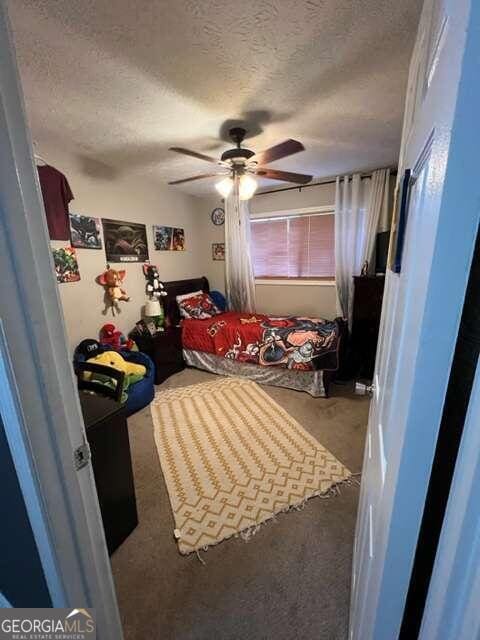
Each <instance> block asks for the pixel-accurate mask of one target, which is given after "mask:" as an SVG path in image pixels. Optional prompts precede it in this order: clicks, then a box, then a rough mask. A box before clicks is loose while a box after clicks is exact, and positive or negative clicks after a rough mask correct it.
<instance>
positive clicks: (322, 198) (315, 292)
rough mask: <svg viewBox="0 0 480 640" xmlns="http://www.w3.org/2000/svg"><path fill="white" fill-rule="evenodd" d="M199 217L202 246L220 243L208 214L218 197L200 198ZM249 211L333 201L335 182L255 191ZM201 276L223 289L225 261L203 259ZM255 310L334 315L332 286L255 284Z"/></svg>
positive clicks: (221, 230) (221, 235) (220, 231)
mask: <svg viewBox="0 0 480 640" xmlns="http://www.w3.org/2000/svg"><path fill="white" fill-rule="evenodd" d="M199 200H201V204H200V207H201V208H203V213H202V214H201V215H202V220H205V225H204V227H203V232H204V236H203V238H204V240H203V244H204V245H205V246H207V245H209V246H210V248H211V243H212V242H223V241H224V238H225V235H224V227H223V226H222V227H214V225H213V224H212V223H211V221H210V213H211V211H212V209H213V208H214V207H215V206H221V201H220V199H219V198H208V199H207V198H202V199H199ZM250 203H251V205H250V209H251V212H252V213H266V212H271V211H283V210H287V209H301V208H304V207H316V206H318V207H322V206H329V205H332V206H333V205H334V204H335V184H325V185H320V186H318V187H308V188H303V189H301V190H299V189H294V190H291V191H279V192H277V193H270V194H264V195H263V194H259V195H256V196H254V197H253V198H252V200H251V201H250ZM204 269H205V275H207V277H208V278H209V280H210V282H211V285H212V288H217V289H221V290H222V291H224V278H225V275H224V274H225V264H224V263H223V262H213V261H212V260H211V258H210V260H208V259H205V261H204ZM256 298H257V311H258V312H260V313H267V314H272V315H308V316H317V317H323V318H335V317H336V316H337V310H336V292H335V286H334V285H331V284H330V285H329V284H321V285H312V284H281V285H277V284H257V285H256Z"/></svg>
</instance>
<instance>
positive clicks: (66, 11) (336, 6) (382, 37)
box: [9, 0, 422, 195]
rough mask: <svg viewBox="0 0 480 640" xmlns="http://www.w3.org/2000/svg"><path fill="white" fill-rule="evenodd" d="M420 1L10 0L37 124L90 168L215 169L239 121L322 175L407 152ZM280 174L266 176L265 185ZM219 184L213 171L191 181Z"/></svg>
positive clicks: (164, 175) (166, 176) (158, 172)
mask: <svg viewBox="0 0 480 640" xmlns="http://www.w3.org/2000/svg"><path fill="white" fill-rule="evenodd" d="M421 4H422V3H421V0H400V1H399V0H354V1H352V0H263V1H262V2H260V1H258V0H240V1H239V0H157V1H155V2H153V1H152V0H136V1H134V0H115V1H112V0H77V1H73V0H10V2H9V9H10V17H11V20H12V25H13V31H14V36H15V42H16V47H17V55H18V60H19V65H20V73H21V76H22V82H23V87H24V93H25V97H26V103H27V111H28V115H29V119H30V124H31V127H32V131H33V137H34V138H35V139H36V140H37V141H38V145H39V151H40V152H41V149H42V144H45V145H46V146H47V145H48V146H49V147H51V146H52V145H59V146H61V147H62V148H64V149H65V150H67V151H68V152H71V153H74V154H76V155H77V156H78V158H79V159H80V160H81V162H82V166H84V168H85V171H87V172H88V171H90V172H91V173H98V174H103V175H104V176H106V177H107V176H109V177H112V176H115V175H117V174H120V173H127V172H128V173H149V174H152V175H154V176H156V177H158V179H159V180H160V181H162V182H167V181H168V180H171V179H175V178H182V177H187V176H191V175H195V174H196V173H203V172H209V170H210V169H211V168H212V165H208V164H207V163H203V162H201V161H199V160H195V159H189V158H186V157H185V158H184V157H181V156H176V155H175V154H173V153H172V152H169V151H168V147H169V146H171V145H177V146H188V147H190V148H192V149H195V150H198V151H202V152H206V153H208V154H211V155H215V156H216V155H217V154H218V155H219V154H220V153H221V152H222V150H224V149H226V148H229V146H231V145H229V144H228V143H226V142H224V141H222V140H221V138H222V137H223V138H224V137H225V131H226V129H227V128H228V124H229V123H231V122H232V121H237V120H241V121H244V122H246V126H247V128H248V129H249V130H250V131H251V133H252V134H253V135H252V136H251V138H250V139H249V140H248V143H249V144H248V146H250V147H251V148H253V149H256V150H260V149H262V148H265V147H267V146H270V145H271V144H274V143H276V142H280V141H282V140H284V139H285V138H296V139H298V140H300V141H302V142H303V143H304V145H305V147H306V151H305V152H302V153H300V154H298V155H296V156H292V157H291V158H288V159H286V160H281V161H277V162H275V163H273V164H272V165H271V166H272V167H275V168H282V169H285V170H293V171H300V172H304V173H311V174H313V175H314V176H315V177H316V178H321V177H325V176H331V175H335V174H337V173H343V172H348V171H352V170H355V169H368V168H375V167H380V166H386V165H391V164H394V163H395V162H396V159H397V155H398V151H399V141H400V134H401V121H402V114H403V103H404V92H405V85H406V79H407V70H408V62H409V57H410V54H411V49H412V45H413V41H414V39H415V32H416V25H417V20H418V17H419V12H420V8H421ZM274 184H275V183H273V182H271V181H265V185H269V186H272V185H274ZM172 188H176V189H183V190H184V191H187V192H189V193H193V194H198V195H200V194H206V193H212V190H213V181H212V180H211V179H210V180H205V181H199V182H194V183H191V184H189V185H185V186H182V187H172Z"/></svg>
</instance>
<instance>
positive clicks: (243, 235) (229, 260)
mask: <svg viewBox="0 0 480 640" xmlns="http://www.w3.org/2000/svg"><path fill="white" fill-rule="evenodd" d="M250 247H251V243H250V212H249V207H248V200H240V198H239V197H238V193H237V189H234V191H233V193H232V195H230V196H229V197H228V198H226V200H225V278H226V289H227V300H228V306H229V308H230V309H232V310H233V311H248V312H254V311H255V279H254V276H253V268H252V260H251V249H250Z"/></svg>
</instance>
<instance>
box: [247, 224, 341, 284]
mask: <svg viewBox="0 0 480 640" xmlns="http://www.w3.org/2000/svg"><path fill="white" fill-rule="evenodd" d="M251 231H252V234H251V235H252V258H253V268H254V273H255V277H256V278H328V279H331V278H334V277H335V255H334V216H333V214H321V215H319V214H312V215H299V216H288V217H282V218H263V219H259V220H252V221H251Z"/></svg>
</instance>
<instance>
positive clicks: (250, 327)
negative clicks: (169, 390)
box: [182, 312, 340, 371]
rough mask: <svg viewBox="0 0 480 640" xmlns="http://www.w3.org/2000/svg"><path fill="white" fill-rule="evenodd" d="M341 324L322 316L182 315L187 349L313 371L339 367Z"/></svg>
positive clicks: (183, 337) (242, 360)
mask: <svg viewBox="0 0 480 640" xmlns="http://www.w3.org/2000/svg"><path fill="white" fill-rule="evenodd" d="M339 334H340V331H339V325H338V323H337V322H336V321H333V322H331V321H327V320H322V319H320V318H294V317H287V318H277V317H269V316H265V315H262V314H259V313H255V314H252V313H237V312H227V313H221V314H219V315H217V316H214V317H213V318H208V319H206V320H191V319H185V320H183V321H182V340H183V346H184V348H185V349H192V350H195V351H204V352H206V353H213V354H215V355H216V356H221V357H223V358H231V359H233V360H239V361H240V362H252V363H254V364H260V365H264V366H272V365H275V366H281V367H285V368H288V369H301V370H306V371H311V370H314V369H336V368H337V367H338V346H339Z"/></svg>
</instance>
